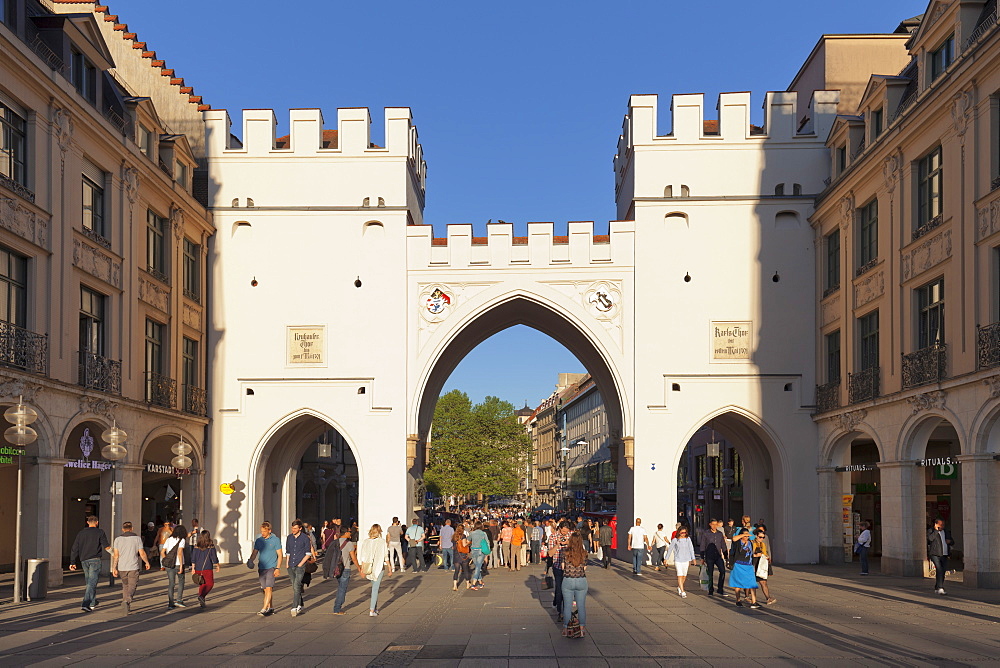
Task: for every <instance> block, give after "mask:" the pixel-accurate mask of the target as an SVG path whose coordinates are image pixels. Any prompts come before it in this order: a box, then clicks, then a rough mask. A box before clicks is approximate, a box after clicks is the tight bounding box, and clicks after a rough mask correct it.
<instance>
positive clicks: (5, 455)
mask: <svg viewBox="0 0 1000 668" xmlns="http://www.w3.org/2000/svg"><path fill="white" fill-rule="evenodd" d="M23 456H24V448H11V447H8V446H3V447H0V464H13V463H14V457H23Z"/></svg>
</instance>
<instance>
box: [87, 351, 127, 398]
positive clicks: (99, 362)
mask: <svg viewBox="0 0 1000 668" xmlns="http://www.w3.org/2000/svg"><path fill="white" fill-rule="evenodd" d="M79 382H80V385H83V386H84V387H88V388H90V389H92V390H100V391H101V392H109V393H111V394H121V393H122V363H121V361H119V360H112V359H108V358H107V357H103V356H101V355H98V354H96V353H92V352H89V351H87V350H81V351H80V381H79Z"/></svg>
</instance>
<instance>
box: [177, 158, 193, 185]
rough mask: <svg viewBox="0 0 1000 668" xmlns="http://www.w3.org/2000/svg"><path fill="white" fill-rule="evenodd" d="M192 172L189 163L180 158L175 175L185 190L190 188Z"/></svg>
mask: <svg viewBox="0 0 1000 668" xmlns="http://www.w3.org/2000/svg"><path fill="white" fill-rule="evenodd" d="M189 174H190V168H189V167H188V166H187V164H185V163H183V162H181V161H180V160H178V161H177V162H176V166H175V168H174V176H175V179H176V181H177V184H178V185H179V186H180V187H181V188H183V189H184V190H187V189H188V175H189Z"/></svg>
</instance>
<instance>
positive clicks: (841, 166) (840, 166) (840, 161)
mask: <svg viewBox="0 0 1000 668" xmlns="http://www.w3.org/2000/svg"><path fill="white" fill-rule="evenodd" d="M845 169H847V147H846V146H838V147H837V173H838V174H840V173H841V172H843V171H844V170H845Z"/></svg>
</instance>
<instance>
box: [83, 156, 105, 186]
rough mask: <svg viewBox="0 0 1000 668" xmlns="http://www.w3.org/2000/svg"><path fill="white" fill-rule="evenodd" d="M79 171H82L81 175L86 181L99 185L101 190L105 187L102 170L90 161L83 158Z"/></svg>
mask: <svg viewBox="0 0 1000 668" xmlns="http://www.w3.org/2000/svg"><path fill="white" fill-rule="evenodd" d="M81 170H82V171H83V175H84V176H86V177H87V178H88V179H90V180H91V181H93V182H94V183H96V184H97V185H99V186H100V187H101V188H104V187H105V184H104V178H105V177H104V170H103V169H101V168H100V167H98V166H97V165H95V164H94V163H92V162H91V161H90V160H87V159H86V158H84V159H83V166H82V168H81Z"/></svg>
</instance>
